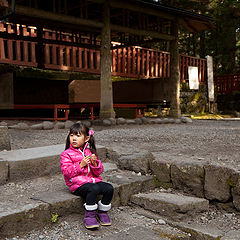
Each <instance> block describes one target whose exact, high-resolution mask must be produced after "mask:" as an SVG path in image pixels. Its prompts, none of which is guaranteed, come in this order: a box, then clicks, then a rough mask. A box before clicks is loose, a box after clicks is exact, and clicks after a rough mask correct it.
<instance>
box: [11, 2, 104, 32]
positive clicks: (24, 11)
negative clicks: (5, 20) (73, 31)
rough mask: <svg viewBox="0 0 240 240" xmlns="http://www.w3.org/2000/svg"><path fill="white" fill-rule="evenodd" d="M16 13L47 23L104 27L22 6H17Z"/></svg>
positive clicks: (87, 21)
mask: <svg viewBox="0 0 240 240" xmlns="http://www.w3.org/2000/svg"><path fill="white" fill-rule="evenodd" d="M15 13H16V15H23V16H26V17H29V18H36V19H43V20H45V21H46V23H47V21H54V22H59V23H64V24H74V25H79V26H88V27H95V28H102V27H103V23H102V22H100V21H94V20H89V19H83V18H76V17H71V16H66V15H64V14H59V13H53V12H49V11H44V10H39V9H35V8H29V7H25V6H21V5H16V9H15Z"/></svg>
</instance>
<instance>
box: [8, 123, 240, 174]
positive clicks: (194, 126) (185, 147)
mask: <svg viewBox="0 0 240 240" xmlns="http://www.w3.org/2000/svg"><path fill="white" fill-rule="evenodd" d="M93 129H94V130H95V132H96V134H95V139H96V143H97V144H100V145H104V146H107V147H112V146H122V147H128V148H141V149H145V150H148V151H151V152H161V151H163V152H166V153H170V154H171V155H184V156H186V157H187V156H196V158H198V160H203V161H204V160H206V161H210V162H217V163H221V164H226V165H229V166H235V167H236V168H239V169H240V158H239V152H240V121H215V120H195V121H193V123H188V124H160V125H158V124H151V125H121V126H113V127H109V128H107V127H99V126H96V127H95V126H94V127H93ZM67 131H68V130H67V129H53V130H34V131H33V130H13V129H10V130H9V132H10V137H11V146H12V149H20V148H31V147H38V146H47V145H54V144H61V143H65V139H66V136H67Z"/></svg>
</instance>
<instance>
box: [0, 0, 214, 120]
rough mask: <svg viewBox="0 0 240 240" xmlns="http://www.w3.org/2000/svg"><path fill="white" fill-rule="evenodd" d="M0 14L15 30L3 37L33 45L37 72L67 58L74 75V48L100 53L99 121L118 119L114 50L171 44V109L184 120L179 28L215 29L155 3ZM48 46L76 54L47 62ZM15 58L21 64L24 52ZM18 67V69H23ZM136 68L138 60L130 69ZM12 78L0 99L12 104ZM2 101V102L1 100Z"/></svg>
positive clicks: (71, 0)
mask: <svg viewBox="0 0 240 240" xmlns="http://www.w3.org/2000/svg"><path fill="white" fill-rule="evenodd" d="M0 10H1V17H0V19H1V20H4V21H5V22H8V23H11V26H12V27H11V31H10V32H7V33H6V32H3V31H1V32H0V37H1V38H4V39H10V40H12V39H14V40H20V41H25V42H28V43H29V44H30V46H31V44H34V46H35V52H34V54H32V55H31V54H28V56H30V55H31V57H32V58H34V59H35V63H34V64H35V67H37V68H48V67H49V66H50V65H51V63H54V62H57V61H61V62H63V55H64V54H65V55H66V58H65V59H66V61H67V62H68V63H69V65H70V66H72V67H73V70H74V66H76V65H77V64H78V63H77V62H76V61H75V60H74V59H76V58H74V57H73V58H72V57H69V56H76V54H77V52H76V51H75V50H74V47H76V48H77V47H82V48H88V49H92V50H98V51H100V56H99V58H97V60H96V62H95V63H94V64H95V65H97V66H99V68H100V87H101V94H100V117H101V118H110V117H115V113H114V109H113V93H112V92H113V91H112V80H111V77H112V70H113V69H111V66H112V62H113V59H112V54H111V51H112V49H116V50H117V49H118V48H119V49H120V48H121V49H122V48H123V47H130V46H141V45H143V44H146V43H147V42H158V41H167V42H169V44H170V67H169V69H170V81H169V82H168V84H169V93H170V95H171V96H170V108H171V115H172V116H173V117H180V115H181V112H180V107H179V95H180V75H179V52H178V30H179V27H180V26H181V27H184V28H185V29H187V30H188V31H189V32H197V31H204V30H207V29H210V28H212V27H213V24H212V19H211V18H209V17H207V16H203V15H199V14H197V13H194V12H189V11H186V10H182V9H176V8H172V7H168V6H164V5H162V4H160V3H158V2H156V1H151V0H149V1H147V0H127V1H125V0H121V1H120V0H68V1H67V0H59V1H56V0H48V1H46V0H16V1H7V0H0ZM22 26H25V29H28V32H27V33H26V32H24V31H23V30H24V28H23V27H22ZM46 32H48V37H46ZM66 35H67V37H66ZM53 36H54V37H53ZM112 42H118V43H120V45H116V46H113V45H112ZM3 44H4V43H2V45H1V43H0V48H3V47H4V46H3ZM50 44H55V45H64V46H71V47H73V51H72V52H68V51H66V52H63V51H62V52H60V53H61V54H60V55H58V56H57V55H56V54H55V55H54V54H53V55H52V59H51V60H49V61H48V62H46V59H50V58H49V56H46V54H47V53H48V52H46V51H44V49H45V47H46V46H48V45H50ZM16 47H17V46H15V48H16ZM12 48H13V45H12ZM30 48H31V47H30ZM53 50H54V49H52V51H53ZM55 50H56V49H55ZM26 51H27V50H26ZM69 51H70V50H69ZM0 54H1V51H0ZM24 54H25V55H26V56H27V52H26V53H22V55H23V56H25V55H24ZM122 54H124V53H123V52H122ZM16 55H17V56H15V57H16V59H18V58H19V56H20V55H21V53H20V52H18V53H17V54H16ZM18 55H19V56H18ZM53 56H57V57H53ZM85 56H86V55H85ZM132 56H134V55H132ZM16 59H15V60H16ZM147 59H149V58H147ZM150 60H151V58H150ZM13 61H14V59H13ZM71 61H72V62H71ZM20 62H21V61H20ZM20 62H19V64H18V65H21V63H20ZM146 64H148V63H146ZM142 65H143V64H142ZM136 66H137V65H136V64H135V61H134V64H133V65H132V66H131V68H132V69H133V68H135V67H136ZM126 67H130V66H126ZM4 69H6V68H5V67H4ZM59 70H65V71H68V70H70V68H68V67H64V64H62V66H61V67H60V68H59ZM4 71H6V70H4ZM83 72H84V67H83ZM4 74H5V75H6V74H7V73H4ZM10 78H11V77H10V76H9V75H8V74H7V75H6V77H5V82H2V83H1V85H2V88H1V91H2V94H0V95H2V96H7V97H8V98H9V100H10V102H11V99H12V92H11V88H9V87H7V86H8V83H9V81H11V79H10ZM0 101H4V99H1V98H0ZM10 105H11V104H10Z"/></svg>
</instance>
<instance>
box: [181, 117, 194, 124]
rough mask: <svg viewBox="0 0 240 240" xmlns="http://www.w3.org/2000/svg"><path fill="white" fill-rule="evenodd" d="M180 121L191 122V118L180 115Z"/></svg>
mask: <svg viewBox="0 0 240 240" xmlns="http://www.w3.org/2000/svg"><path fill="white" fill-rule="evenodd" d="M181 121H182V122H183V123H192V119H191V118H188V117H181Z"/></svg>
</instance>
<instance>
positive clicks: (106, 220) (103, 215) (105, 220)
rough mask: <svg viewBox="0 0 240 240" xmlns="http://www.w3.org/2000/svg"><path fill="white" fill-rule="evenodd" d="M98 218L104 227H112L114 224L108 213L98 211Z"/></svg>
mask: <svg viewBox="0 0 240 240" xmlns="http://www.w3.org/2000/svg"><path fill="white" fill-rule="evenodd" d="M97 217H98V219H99V221H100V224H101V225H102V226H110V225H111V224H112V222H111V220H110V217H109V216H108V214H107V212H104V211H101V210H98V212H97Z"/></svg>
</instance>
